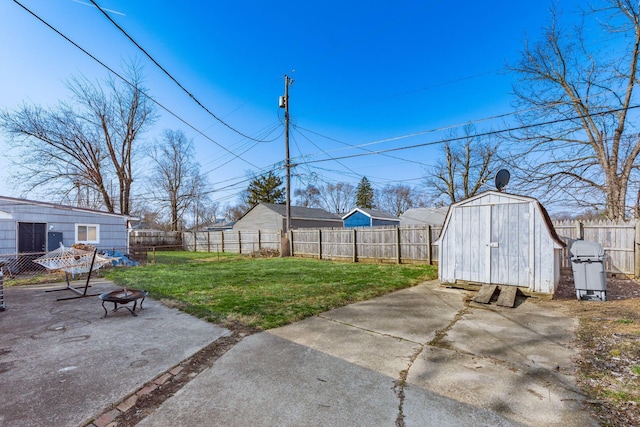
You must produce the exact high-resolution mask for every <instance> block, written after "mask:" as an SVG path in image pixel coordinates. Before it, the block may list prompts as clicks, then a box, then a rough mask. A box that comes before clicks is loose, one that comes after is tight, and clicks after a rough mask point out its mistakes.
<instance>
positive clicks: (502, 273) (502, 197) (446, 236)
mask: <svg viewBox="0 0 640 427" xmlns="http://www.w3.org/2000/svg"><path fill="white" fill-rule="evenodd" d="M435 244H437V245H439V256H438V276H439V279H440V281H441V282H443V283H456V282H461V283H477V284H495V285H509V286H518V287H523V288H527V289H528V290H529V291H531V292H540V293H551V294H552V293H554V292H555V290H556V287H557V285H558V282H559V280H560V265H561V262H560V261H561V256H562V248H563V247H564V246H565V245H564V243H563V242H562V241H561V240H560V238H559V237H558V235H557V234H556V231H555V229H554V227H553V224H552V223H551V220H550V219H549V215H548V214H547V212H546V210H545V209H544V207H542V205H541V204H540V202H538V201H537V200H536V199H533V198H531V197H524V196H516V195H513V194H507V193H502V192H498V191H487V192H485V193H481V194H478V195H476V196H473V197H470V198H468V199H466V200H462V201H460V202H458V203H455V204H453V205H451V207H450V209H449V212H448V213H447V217H446V219H445V222H444V225H443V228H442V232H441V233H440V237H439V238H438V240H437V241H436V242H435Z"/></svg>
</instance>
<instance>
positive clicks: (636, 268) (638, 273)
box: [633, 221, 640, 278]
mask: <svg viewBox="0 0 640 427" xmlns="http://www.w3.org/2000/svg"><path fill="white" fill-rule="evenodd" d="M638 225H640V221H636V223H635V230H634V231H635V238H634V241H633V275H634V276H635V277H636V278H638V277H640V250H638V245H640V227H638Z"/></svg>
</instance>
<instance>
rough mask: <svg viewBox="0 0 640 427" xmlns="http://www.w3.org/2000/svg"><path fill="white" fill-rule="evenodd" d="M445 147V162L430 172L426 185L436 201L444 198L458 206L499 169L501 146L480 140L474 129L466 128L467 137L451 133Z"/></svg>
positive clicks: (479, 189) (478, 189) (478, 190)
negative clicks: (498, 153) (458, 203)
mask: <svg viewBox="0 0 640 427" xmlns="http://www.w3.org/2000/svg"><path fill="white" fill-rule="evenodd" d="M448 139H449V141H451V140H456V141H454V142H446V143H445V144H444V155H445V158H444V160H442V161H440V162H439V163H438V165H437V166H436V167H434V168H433V169H432V170H431V171H430V172H429V173H428V177H427V179H426V186H427V188H428V189H429V192H430V193H431V194H432V195H433V197H434V198H438V197H444V198H445V199H446V200H444V202H445V203H456V202H458V201H460V200H464V199H466V198H468V197H471V196H473V195H475V194H477V193H479V192H480V191H481V190H482V186H483V185H484V184H485V183H486V182H487V181H488V180H489V179H490V178H491V177H492V176H493V174H494V173H495V169H496V157H497V151H498V145H497V144H493V143H491V141H490V140H485V141H481V140H480V139H479V138H478V137H476V136H475V129H474V128H473V126H466V127H465V128H464V136H463V137H462V138H458V137H457V135H456V134H455V133H452V134H451V136H450V138H448Z"/></svg>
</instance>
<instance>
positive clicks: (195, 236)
mask: <svg viewBox="0 0 640 427" xmlns="http://www.w3.org/2000/svg"><path fill="white" fill-rule="evenodd" d="M193 252H198V232H197V231H194V232H193Z"/></svg>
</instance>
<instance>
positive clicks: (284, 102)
mask: <svg viewBox="0 0 640 427" xmlns="http://www.w3.org/2000/svg"><path fill="white" fill-rule="evenodd" d="M292 84H293V79H292V78H290V77H289V76H287V75H286V74H285V75H284V96H283V97H280V108H284V149H285V160H284V166H285V169H286V177H287V178H286V211H287V225H286V230H285V232H288V231H289V230H291V160H290V158H289V86H291V85H292Z"/></svg>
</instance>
